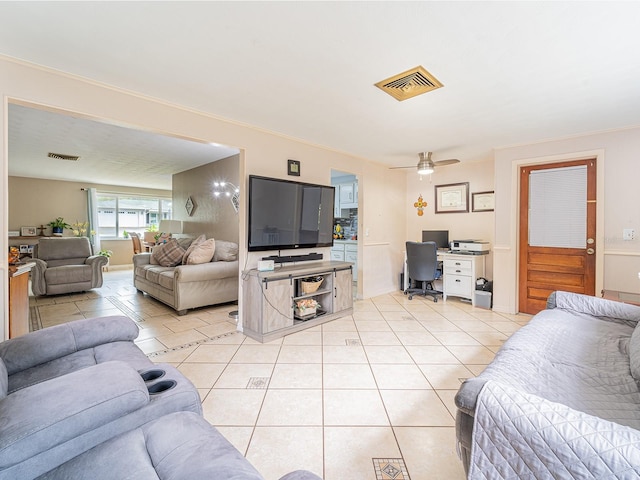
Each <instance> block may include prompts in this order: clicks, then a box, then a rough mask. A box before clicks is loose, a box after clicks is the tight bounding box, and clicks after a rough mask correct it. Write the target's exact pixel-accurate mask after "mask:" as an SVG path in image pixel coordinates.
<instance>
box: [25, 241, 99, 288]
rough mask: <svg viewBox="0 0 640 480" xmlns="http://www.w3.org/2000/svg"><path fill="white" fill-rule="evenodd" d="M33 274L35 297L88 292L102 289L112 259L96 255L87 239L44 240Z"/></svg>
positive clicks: (40, 242) (39, 246)
mask: <svg viewBox="0 0 640 480" xmlns="http://www.w3.org/2000/svg"><path fill="white" fill-rule="evenodd" d="M37 252H38V253H37V255H36V257H37V258H34V259H33V260H34V262H35V263H36V266H35V268H34V269H33V270H31V282H32V289H33V294H34V295H57V294H61V293H72V292H84V291H87V290H91V289H92V288H98V287H101V286H102V267H103V266H104V265H106V264H107V262H108V261H109V259H108V258H107V257H103V256H101V255H92V252H91V244H90V243H89V239H88V238H87V237H66V238H41V239H40V241H39V242H38V250H37Z"/></svg>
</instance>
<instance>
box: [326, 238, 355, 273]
mask: <svg viewBox="0 0 640 480" xmlns="http://www.w3.org/2000/svg"><path fill="white" fill-rule="evenodd" d="M331 260H336V261H340V262H350V263H353V271H354V272H357V271H358V244H357V243H355V240H354V241H353V243H351V242H344V241H334V242H333V247H331Z"/></svg>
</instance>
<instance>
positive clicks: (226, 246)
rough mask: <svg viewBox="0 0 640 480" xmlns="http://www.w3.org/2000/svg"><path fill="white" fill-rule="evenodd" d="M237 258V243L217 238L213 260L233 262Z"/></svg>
mask: <svg viewBox="0 0 640 480" xmlns="http://www.w3.org/2000/svg"><path fill="white" fill-rule="evenodd" d="M236 260H238V244H237V243H233V242H227V241H225V240H218V241H217V242H216V251H215V252H214V254H213V261H214V262H235V261H236Z"/></svg>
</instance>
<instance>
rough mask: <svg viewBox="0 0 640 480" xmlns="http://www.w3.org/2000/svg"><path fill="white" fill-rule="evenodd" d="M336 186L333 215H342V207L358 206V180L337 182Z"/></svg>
mask: <svg viewBox="0 0 640 480" xmlns="http://www.w3.org/2000/svg"><path fill="white" fill-rule="evenodd" d="M334 186H335V187H336V196H335V207H334V210H335V212H334V216H335V217H342V216H343V215H342V209H348V208H358V182H349V183H339V184H338V185H334Z"/></svg>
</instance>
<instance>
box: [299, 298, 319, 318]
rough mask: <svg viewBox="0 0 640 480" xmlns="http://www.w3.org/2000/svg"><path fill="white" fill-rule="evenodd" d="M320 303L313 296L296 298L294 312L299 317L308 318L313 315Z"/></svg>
mask: <svg viewBox="0 0 640 480" xmlns="http://www.w3.org/2000/svg"><path fill="white" fill-rule="evenodd" d="M319 307H320V304H319V303H318V302H317V301H316V300H314V299H313V298H304V299H302V300H298V301H297V302H296V305H295V314H296V316H298V317H300V318H309V317H312V316H314V315H315V314H316V313H317V311H318V308H319Z"/></svg>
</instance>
